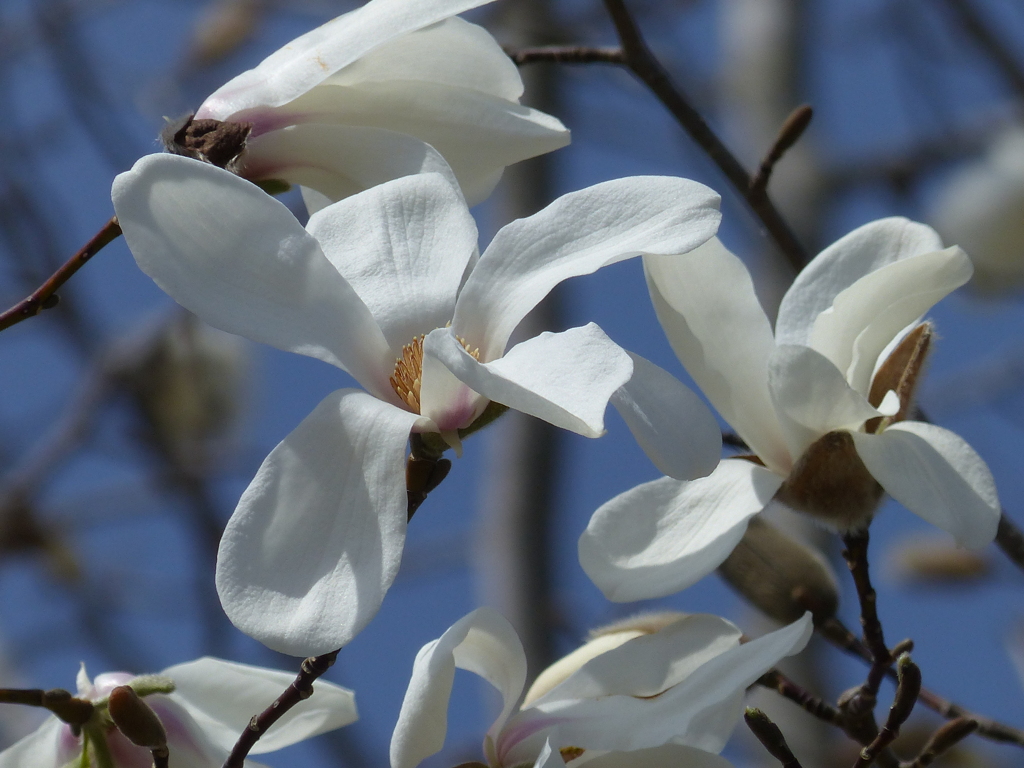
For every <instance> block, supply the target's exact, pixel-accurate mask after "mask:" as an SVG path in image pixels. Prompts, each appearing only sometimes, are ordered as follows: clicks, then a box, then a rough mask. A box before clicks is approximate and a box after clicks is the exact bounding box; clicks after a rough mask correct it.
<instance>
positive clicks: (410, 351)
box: [390, 334, 480, 413]
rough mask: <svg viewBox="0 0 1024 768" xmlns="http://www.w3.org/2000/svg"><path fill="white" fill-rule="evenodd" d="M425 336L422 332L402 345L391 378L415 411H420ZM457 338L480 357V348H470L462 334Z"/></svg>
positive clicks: (477, 357) (402, 396)
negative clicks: (400, 354)
mask: <svg viewBox="0 0 1024 768" xmlns="http://www.w3.org/2000/svg"><path fill="white" fill-rule="evenodd" d="M424 338H425V336H424V335H423V334H421V335H419V336H417V337H415V338H414V339H413V340H412V341H410V342H409V343H408V344H406V345H405V346H404V347H402V356H401V357H399V358H397V359H396V360H395V373H394V375H392V376H391V379H390V381H391V386H392V388H393V389H394V390H395V392H396V393H397V394H398V396H399V397H400V398H402V402H403V403H405V404H406V405H407V406H409V410H411V411H412V412H413V413H419V412H420V386H421V385H422V383H423V339H424ZM455 338H456V339H457V340H458V342H459V344H461V345H462V347H463V348H464V349H465V350H466V352H468V353H469V354H470V355H471V356H472V357H473V359H474V360H479V359H480V349H479V348H476V349H470V348H469V344H468V343H467V342H466V340H465V339H463V338H462V337H461V336H456V337H455Z"/></svg>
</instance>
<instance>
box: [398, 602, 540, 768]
mask: <svg viewBox="0 0 1024 768" xmlns="http://www.w3.org/2000/svg"><path fill="white" fill-rule="evenodd" d="M456 667H458V668H459V669H466V670H469V671H471V672H474V673H475V674H477V675H480V676H481V677H483V678H484V679H485V680H486V681H487V682H489V683H490V684H491V685H493V686H494V687H495V688H497V689H498V691H499V693H501V696H502V702H503V706H502V712H501V714H500V715H499V717H498V719H497V720H496V721H495V723H494V725H493V726H492V728H491V731H489V732H488V733H489V734H490V733H491V732H492V731H494V732H496V731H497V730H498V729H500V728H501V725H502V723H504V721H505V719H506V718H507V717H508V715H509V713H510V712H511V711H512V708H513V707H514V706H515V704H516V702H517V701H518V699H519V696H520V694H521V693H522V691H523V686H524V684H525V683H526V654H525V653H524V652H523V646H522V644H521V643H520V642H519V638H518V637H517V636H516V633H515V630H513V629H512V625H511V624H509V623H508V621H507V620H506V619H505V618H504V617H503V616H502V615H501V614H499V613H498V612H497V611H495V610H494V609H492V608H478V609H477V610H475V611H473V612H472V613H470V614H469V615H467V616H465V617H463V618H462V619H461V620H459V621H458V622H456V623H455V624H454V625H453V626H452V627H451V628H450V629H449V630H448V631H447V632H445V633H444V634H443V635H442V636H441V637H440V638H438V639H437V640H434V641H432V642H430V643H428V644H427V645H425V646H423V648H421V649H420V652H419V653H418V654H417V655H416V662H415V664H414V665H413V670H412V678H411V679H410V680H409V688H408V689H407V690H406V692H405V699H404V700H403V701H402V710H401V712H400V713H399V715H398V723H397V724H396V725H395V731H394V734H393V735H392V737H391V766H392V768H415V766H417V765H419V763H420V762H421V761H422V760H424V759H426V758H427V757H429V756H430V755H433V754H435V753H437V752H439V751H440V750H441V747H443V746H444V737H445V733H446V731H447V728H448V699H449V698H450V697H451V692H452V681H453V680H454V677H455V669H456Z"/></svg>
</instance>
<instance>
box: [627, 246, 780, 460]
mask: <svg viewBox="0 0 1024 768" xmlns="http://www.w3.org/2000/svg"><path fill="white" fill-rule="evenodd" d="M644 270H645V272H646V274H647V287H648V288H649V289H650V292H651V300H652V301H653V303H654V309H655V311H656V312H657V314H658V320H659V321H660V322H661V327H662V328H663V329H664V330H665V335H666V336H667V337H668V340H669V343H670V344H671V345H672V349H673V350H675V353H676V355H677V356H678V357H679V360H680V361H681V362H682V364H683V367H684V368H686V371H687V373H689V374H690V376H692V377H693V380H694V381H695V382H696V383H697V386H699V387H700V388H701V390H702V391H703V392H704V394H705V395H707V398H708V400H710V401H711V404H712V405H713V406H715V408H717V409H718V412H719V413H720V414H722V418H723V419H725V420H726V421H727V422H728V423H729V424H730V425H731V426H732V427H733V429H735V430H736V432H737V433H738V434H739V435H740V437H742V438H743V439H744V440H745V441H746V443H747V445H749V446H750V447H751V449H752V450H753V451H754V452H755V453H756V454H757V455H758V456H760V457H761V459H762V460H763V461H764V463H765V464H766V465H767V466H768V467H769V468H770V469H773V470H775V471H776V472H780V473H783V474H784V473H787V472H789V470H790V468H791V466H792V463H793V459H792V458H791V457H790V454H789V452H788V450H787V448H786V440H785V436H784V433H783V430H782V427H781V426H780V425H779V422H778V418H777V417H776V415H775V409H774V407H773V406H772V402H771V398H770V396H769V394H768V360H769V358H770V357H771V354H772V352H773V351H774V350H775V341H774V339H773V338H772V329H771V325H770V323H769V322H768V318H767V316H766V315H765V313H764V310H763V309H761V304H760V302H758V300H757V295H756V294H755V293H754V284H753V281H752V280H751V279H750V273H749V272H748V271H747V268H746V267H745V266H744V265H743V262H742V261H740V260H739V259H738V258H737V257H736V256H735V255H733V254H732V253H730V252H729V251H728V250H727V249H726V248H725V246H724V245H722V242H721V241H720V240H719V239H718V238H713V239H712V240H710V241H708V242H707V243H705V244H704V245H702V246H701V247H700V248H697V249H696V250H694V251H692V252H691V253H688V254H685V255H683V256H645V257H644Z"/></svg>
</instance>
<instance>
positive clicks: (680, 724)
mask: <svg viewBox="0 0 1024 768" xmlns="http://www.w3.org/2000/svg"><path fill="white" fill-rule="evenodd" d="M811 629H812V627H811V620H810V615H809V614H808V615H806V616H804V617H803V618H802V619H801V620H799V621H797V622H794V623H793V624H790V625H789V626H786V627H783V628H782V629H780V630H778V631H776V632H772V633H771V634H769V635H765V636H764V637H761V638H758V639H756V640H752V641H750V642H746V643H741V636H742V633H741V632H740V630H739V629H737V628H736V627H735V626H734V625H733V624H731V623H730V622H728V621H726V620H725V619H721V618H719V617H717V616H710V615H701V614H698V615H692V616H687V617H685V618H682V619H680V620H679V621H676V622H673V623H671V624H669V625H668V626H666V627H665V628H663V629H661V630H660V631H657V632H654V633H653V634H644V633H643V632H638V631H630V630H628V629H627V630H623V631H621V632H617V633H615V634H614V635H611V636H605V637H604V638H598V639H597V641H595V643H596V646H595V645H594V644H592V645H591V646H590V647H588V646H584V648H583V649H581V650H580V651H577V653H576V654H574V656H573V657H570V658H569V659H566V660H563V662H560V665H561V666H562V667H566V666H568V667H576V668H575V670H574V671H573V672H572V673H571V674H568V675H567V676H566V677H564V679H561V680H560V681H558V682H557V683H556V684H554V685H553V686H552V687H550V688H548V687H547V686H546V685H545V686H540V685H538V684H535V686H534V689H533V690H531V691H530V700H529V701H528V703H526V704H524V705H523V706H522V707H521V708H517V706H516V705H517V704H518V702H519V699H520V697H521V696H522V693H523V689H524V686H525V684H526V655H525V653H524V652H523V646H522V644H521V643H520V642H519V638H518V637H517V636H516V633H515V630H513V629H512V627H511V625H510V624H509V623H508V621H506V620H505V619H504V618H503V617H502V616H501V614H499V613H497V612H496V611H494V610H493V609H490V608H479V609H477V610H476V611H473V612H472V613H470V614H469V615H468V616H466V617H464V618H463V619H462V620H460V621H459V622H457V623H456V624H455V625H454V626H452V627H451V629H449V630H448V631H447V632H445V633H444V634H443V635H442V636H441V637H440V638H438V639H437V640H434V641H432V642H430V643H428V644H427V645H425V646H423V648H422V649H420V652H419V653H418V654H417V656H416V662H415V664H414V666H413V671H412V679H411V680H410V681H409V688H408V690H407V691H406V694H405V700H404V701H403V702H402V710H401V713H400V714H399V716H398V723H397V725H396V726H395V732H394V735H393V736H392V737H391V767H392V768H416V766H417V765H419V763H420V762H421V761H422V760H424V759H425V758H427V757H429V756H430V755H433V754H435V753H436V752H438V751H440V749H441V748H442V747H443V746H444V739H445V731H446V730H447V717H446V715H445V713H446V711H447V709H448V699H449V697H450V696H451V690H452V681H453V677H454V675H455V669H456V668H458V669H466V670H469V671H470V672H473V673H475V674H477V675H479V676H480V677H482V678H484V680H486V681H487V682H488V683H490V684H491V685H493V686H494V687H495V688H496V689H497V690H498V692H499V693H500V694H501V697H502V709H501V713H500V714H499V715H498V718H497V719H496V720H495V721H494V723H493V724H492V725H491V727H490V728H489V729H488V730H487V734H486V736H485V737H484V744H483V751H484V756H485V759H486V760H487V763H488V765H489V766H490V768H513V766H521V765H524V764H526V765H529V764H533V765H535V766H536V767H537V768H542V767H543V766H547V768H553V767H554V766H560V765H562V760H563V759H564V760H565V761H566V762H569V763H571V764H572V765H581V764H583V763H584V762H587V763H590V762H591V761H595V762H593V765H594V766H595V768H597V767H598V766H599V765H600V766H601V768H613V766H623V767H624V766H641V767H643V768H655V767H657V768H661V766H670V765H675V766H687V767H688V768H727V767H728V765H729V764H728V762H726V761H725V760H724V759H722V758H720V757H718V755H717V753H718V752H719V751H721V749H722V748H723V747H724V746H725V742H726V741H727V740H728V738H729V736H730V734H731V733H732V730H733V728H734V727H735V726H736V724H737V722H738V721H739V719H740V717H741V716H742V714H743V696H744V692H745V689H746V687H747V686H748V685H750V684H751V683H753V682H754V681H755V680H757V678H758V677H760V676H761V675H762V674H764V673H765V672H766V671H767V670H768V669H770V668H771V667H773V666H774V665H775V664H776V663H777V662H778V661H779V660H780V659H781V658H783V657H785V656H790V655H792V654H794V653H797V652H798V651H800V650H801V649H802V648H803V647H804V645H805V644H806V643H807V640H808V638H809V637H810V633H811ZM565 671H567V670H565V669H560V670H559V671H557V672H556V673H555V674H554V675H551V676H550V677H552V678H553V680H552V682H553V681H554V680H558V678H560V677H561V676H562V674H563V673H564V672H565ZM545 674H546V673H545ZM543 677H544V676H543V675H542V678H543ZM540 682H541V679H538V683H540ZM545 688H546V690H545Z"/></svg>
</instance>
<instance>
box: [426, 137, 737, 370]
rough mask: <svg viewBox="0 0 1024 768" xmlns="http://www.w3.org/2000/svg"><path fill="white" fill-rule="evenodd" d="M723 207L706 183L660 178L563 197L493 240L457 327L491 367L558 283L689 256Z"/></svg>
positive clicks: (462, 302)
mask: <svg viewBox="0 0 1024 768" xmlns="http://www.w3.org/2000/svg"><path fill="white" fill-rule="evenodd" d="M442 154H443V153H442ZM718 204H719V197H718V195H717V194H715V192H713V191H712V190H711V189H709V188H708V187H705V186H704V185H703V184H698V183H697V182H695V181H689V180H688V179H676V178H671V177H662V176H636V177H630V178H625V179H616V180H614V181H607V182H604V183H603V184H597V185H595V186H593V187H588V188H587V189H583V190H580V191H578V192H572V193H570V194H568V195H563V196H562V197H560V198H558V199H557V200H555V202H553V203H552V204H551V205H549V206H548V207H547V208H545V209H544V210H542V211H540V212H539V213H537V214H534V215H533V216H530V217H529V218H525V219H518V220H517V221H513V222H512V223H511V224H509V225H507V226H505V227H503V228H502V229H501V230H500V231H499V232H498V234H497V235H495V237H494V240H493V241H492V242H491V244H490V245H489V246H488V247H487V250H485V251H484V253H483V255H482V256H481V257H480V262H479V263H478V264H477V266H476V269H474V270H473V273H472V274H471V275H470V276H469V280H467V281H466V287H465V288H464V289H463V291H462V294H461V295H460V296H459V302H458V306H457V307H456V310H455V319H454V320H453V321H452V327H453V328H454V329H455V332H456V333H457V334H459V335H460V336H462V337H464V338H466V339H467V340H468V341H469V342H470V343H471V344H472V345H473V346H475V347H479V348H480V352H481V359H482V360H485V361H486V360H493V359H494V358H496V357H498V356H500V355H501V353H502V352H503V351H504V349H505V344H506V343H507V342H508V337H509V335H510V334H511V333H512V331H513V330H514V329H515V327H516V326H517V325H519V321H520V320H522V319H523V317H525V316H526V314H527V313H528V312H529V311H530V310H531V309H533V308H534V307H535V306H536V305H537V303H538V302H539V301H540V300H541V299H543V298H544V297H545V296H546V295H547V294H548V292H550V291H551V289H552V288H554V287H555V286H556V285H557V284H558V283H560V282H562V281H563V280H565V279H567V278H570V277H575V276H577V275H588V274H590V273H591V272H594V271H596V270H598V269H600V268H601V267H603V266H606V265H608V264H614V263H615V262H617V261H622V260H623V259H628V258H631V257H633V256H639V255H641V254H647V253H661V254H664V253H685V252H686V251H689V250H692V249H693V248H696V247H697V246H698V245H700V244H701V243H703V242H705V241H706V240H707V239H708V238H709V237H711V236H712V235H714V233H715V232H716V231H717V229H718V222H719V220H720V218H721V215H720V214H719V212H718Z"/></svg>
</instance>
